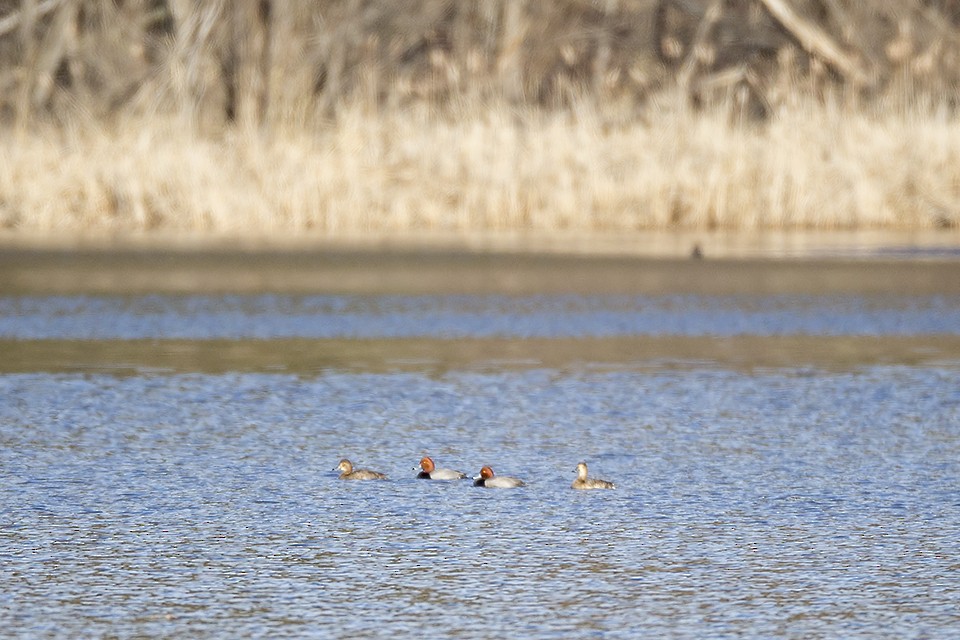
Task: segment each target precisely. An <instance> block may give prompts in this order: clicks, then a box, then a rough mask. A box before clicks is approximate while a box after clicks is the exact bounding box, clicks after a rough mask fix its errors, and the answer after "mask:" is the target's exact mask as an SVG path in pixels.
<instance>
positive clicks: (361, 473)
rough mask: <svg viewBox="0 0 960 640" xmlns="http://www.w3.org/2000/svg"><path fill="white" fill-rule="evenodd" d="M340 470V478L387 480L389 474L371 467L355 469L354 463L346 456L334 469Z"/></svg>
mask: <svg viewBox="0 0 960 640" xmlns="http://www.w3.org/2000/svg"><path fill="white" fill-rule="evenodd" d="M333 470H334V471H339V472H340V476H339V479H340V480H386V479H387V476H385V475H384V474H382V473H380V472H379V471H370V470H369V469H357V470H356V471H354V469H353V463H352V462H350V461H349V460H347V459H346V458H344V459H343V460H341V461H340V464H338V465H337V466H336V467H335V468H334V469H333Z"/></svg>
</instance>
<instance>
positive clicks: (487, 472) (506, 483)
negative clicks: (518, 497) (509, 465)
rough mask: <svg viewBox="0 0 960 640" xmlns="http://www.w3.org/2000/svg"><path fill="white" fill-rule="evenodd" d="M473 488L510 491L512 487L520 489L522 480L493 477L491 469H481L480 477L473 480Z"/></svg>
mask: <svg viewBox="0 0 960 640" xmlns="http://www.w3.org/2000/svg"><path fill="white" fill-rule="evenodd" d="M473 486H475V487H491V488H494V489H511V488H513V487H522V486H523V480H520V479H519V478H509V477H507V476H494V475H493V469H491V468H490V467H483V468H482V469H480V475H479V476H477V477H476V478H474V479H473Z"/></svg>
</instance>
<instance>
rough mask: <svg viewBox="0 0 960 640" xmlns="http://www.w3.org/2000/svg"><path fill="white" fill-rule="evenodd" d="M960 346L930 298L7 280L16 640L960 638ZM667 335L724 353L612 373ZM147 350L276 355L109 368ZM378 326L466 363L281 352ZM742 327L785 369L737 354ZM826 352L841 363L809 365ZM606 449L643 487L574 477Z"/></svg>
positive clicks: (3, 530)
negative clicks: (305, 289)
mask: <svg viewBox="0 0 960 640" xmlns="http://www.w3.org/2000/svg"><path fill="white" fill-rule="evenodd" d="M958 334H960V299H958V298H957V296H956V295H943V296H940V295H927V294H923V295H912V294H911V293H910V292H906V293H904V294H903V295H896V296H870V295H864V296H857V295H849V296H848V295H823V296H818V295H716V296H713V295H676V296H671V295H623V296H620V295H587V294H582V295H581V294H578V295H408V296H403V295H382V296H379V295H267V294H256V295H229V296H220V295H142V296H141V295H130V296H114V295H106V296H95V295H56V296H39V295H22V296H14V295H8V296H4V297H0V339H2V340H4V341H5V342H3V343H2V344H4V345H6V347H5V348H7V349H8V350H10V351H11V352H12V351H13V350H14V348H16V350H17V357H18V358H19V360H18V363H17V365H16V367H13V366H5V365H3V364H2V363H0V584H2V585H3V588H2V589H0V624H2V625H3V627H2V628H3V632H2V635H10V636H14V637H69V638H73V637H103V636H109V637H133V636H137V637H191V638H192V637H244V636H263V637H284V636H287V637H297V638H301V637H323V638H326V637H347V636H357V637H374V636H376V637H391V636H396V637H406V636H412V635H431V636H438V637H472V638H488V637H495V636H506V635H509V636H520V637H558V638H559V637H562V638H567V637H582V636H603V637H678V638H705V637H756V638H770V637H794V638H808V637H838V638H839V637H842V638H855V637H862V638H875V637H891V638H944V637H955V636H960V551H958V550H960V543H958V541H960V367H958V366H957V365H956V359H955V356H956V354H955V347H950V349H954V351H950V349H945V350H944V353H946V354H947V355H946V356H942V357H940V360H937V359H927V360H924V359H919V360H917V359H914V358H913V355H911V354H913V353H914V352H923V353H928V352H935V351H936V350H937V348H938V345H940V344H941V343H945V342H948V341H950V340H954V341H955V338H956V336H957V335H958ZM664 336H666V337H667V338H668V339H664V338H663V337H664ZM737 336H740V337H744V336H745V337H746V338H748V339H749V338H751V337H760V338H761V339H760V342H758V343H751V342H749V340H741V341H739V342H737V341H735V340H733V338H734V337H737ZM838 336H840V337H841V339H837V337H838ZM844 336H847V337H850V336H852V337H858V339H859V342H858V341H856V340H853V341H850V340H847V339H846V338H843V337H844ZM291 338H295V339H296V340H289V339H291ZM493 338H506V339H511V340H513V341H514V342H512V343H509V344H508V348H504V349H503V353H505V354H507V355H510V354H514V355H516V353H519V352H520V351H519V349H518V348H517V346H516V345H517V344H520V343H523V342H525V341H527V340H528V339H529V340H534V341H535V340H540V342H537V345H538V346H537V348H536V350H533V351H531V353H533V354H535V355H536V354H541V355H542V354H548V353H549V352H551V351H553V350H560V349H561V348H563V349H572V350H573V352H574V355H575V357H571V358H568V359H566V360H561V361H562V362H564V363H565V364H563V365H562V366H560V365H557V366H551V365H549V364H545V363H549V362H551V361H550V360H549V359H548V358H546V357H544V358H542V359H535V358H534V359H527V360H523V361H522V362H520V363H519V364H518V363H517V362H509V363H504V364H503V365H502V366H500V365H498V364H497V362H498V361H497V360H496V359H495V358H494V359H493V360H490V359H489V356H490V354H489V353H485V352H484V350H485V349H488V348H490V346H491V345H496V344H498V343H495V342H493V340H492V339H493ZM594 338H600V339H602V340H607V339H609V340H608V341H607V342H597V341H593V342H592V341H591V340H593V339H594ZM621 338H622V339H623V340H624V342H623V343H621V342H618V341H617V340H619V339H621ZM895 338H896V339H899V340H901V343H900V344H905V345H907V346H906V347H903V348H901V350H900V351H889V352H884V351H883V345H884V344H885V343H886V342H888V341H889V342H894V341H895V340H894V339H895ZM368 339H377V340H379V339H383V340H384V342H382V343H381V342H364V340H368ZM473 339H481V341H480V342H479V343H477V344H479V346H476V347H474V351H471V350H470V349H469V348H467V349H465V350H463V351H460V352H458V355H457V357H456V358H447V359H446V360H445V359H444V357H443V353H444V352H445V350H447V351H449V350H455V349H458V348H461V346H462V343H463V342H469V341H470V340H473ZM648 339H649V340H651V341H654V340H655V339H659V340H660V342H659V343H657V344H658V345H660V346H658V347H657V349H659V351H651V352H650V353H653V354H654V355H653V356H650V357H651V358H654V357H655V358H660V357H663V356H664V354H666V356H669V355H670V354H671V353H674V352H675V351H676V352H678V353H679V351H678V350H680V351H682V350H683V349H685V348H687V347H689V346H690V345H693V346H692V347H691V348H690V349H688V350H687V351H683V354H687V353H688V352H690V353H694V354H696V353H698V350H699V351H702V346H701V345H703V344H704V343H705V342H712V341H713V340H714V339H716V340H717V342H718V344H719V346H718V347H717V349H716V350H715V351H714V352H711V353H713V354H715V355H717V357H718V358H720V363H719V365H718V364H717V363H713V364H709V363H702V362H700V361H699V360H696V359H694V360H693V361H690V362H687V364H686V365H685V366H683V367H679V368H678V367H667V366H662V364H661V363H660V361H659V360H656V359H654V360H650V361H647V362H644V363H641V364H642V366H641V364H638V362H637V360H636V359H637V357H639V356H637V354H638V353H644V352H641V351H639V350H638V351H635V352H634V353H632V354H629V355H628V354H624V355H623V356H622V357H621V360H620V361H618V357H617V349H618V348H619V347H620V345H621V344H632V345H636V344H637V343H643V342H644V341H646V340H648ZM674 339H675V341H674ZM137 340H141V341H142V340H146V341H147V343H148V344H147V346H146V347H145V346H144V345H143V344H142V343H135V342H127V341H137ZM391 340H392V341H393V342H389V341H391ZM483 340H487V342H483ZM552 340H556V342H551V341H552ZM628 340H632V341H634V342H628ZM829 340H834V341H833V342H829ZM153 341H155V342H156V344H159V345H160V347H159V348H160V349H163V345H164V344H166V342H165V341H171V344H175V345H176V348H171V349H168V350H167V352H166V354H165V355H164V358H166V359H165V360H164V363H166V364H165V365H164V366H167V365H169V364H170V363H171V362H174V361H177V360H178V359H183V358H185V357H186V356H184V355H183V354H186V353H188V352H189V349H188V347H189V346H190V345H191V344H196V345H200V346H201V347H202V350H203V351H204V353H205V354H206V355H205V356H204V357H213V358H216V357H217V354H218V353H219V352H220V351H226V350H228V349H232V350H234V351H236V350H243V347H244V345H246V344H248V343H249V344H253V345H257V346H256V348H255V349H251V350H250V352H249V353H250V354H252V355H250V354H247V355H246V356H244V358H246V359H242V358H239V357H238V358H237V359H235V360H230V359H223V360H221V361H220V365H219V366H216V367H214V366H199V367H197V368H195V369H193V370H192V371H191V366H193V364H192V362H193V361H190V360H187V361H186V362H185V363H184V362H180V363H179V365H178V366H169V367H168V368H166V369H157V368H151V367H150V366H140V365H132V366H127V367H125V368H123V369H122V370H120V369H119V368H118V369H117V371H116V372H114V373H109V370H110V367H109V365H110V364H111V363H113V362H114V361H115V362H116V363H122V362H128V361H133V360H135V359H136V358H132V357H131V359H130V360H126V359H125V358H127V355H126V354H127V353H128V350H129V352H130V353H133V351H135V350H136V349H140V352H137V353H140V355H139V356H137V357H140V358H141V360H137V362H146V363H150V362H153V361H152V360H150V359H149V358H147V357H146V356H143V352H144V350H148V349H150V348H153V347H152V346H151V345H153V344H154V342H153ZM172 341H179V342H175V343H174V342H172ZM220 341H226V342H220ZM337 341H339V342H337ZM685 341H686V342H685ZM698 341H699V342H698ZM791 341H793V342H791ZM797 341H799V342H797ZM353 342H356V343H358V344H362V349H366V350H368V351H377V350H384V349H387V350H389V349H396V350H398V352H403V348H404V347H403V345H405V344H407V343H415V345H416V349H413V350H412V351H411V352H412V353H421V352H426V353H429V354H434V353H439V354H440V355H439V356H437V357H436V358H434V359H433V360H431V361H430V362H431V364H430V365H429V366H426V365H424V366H420V365H419V364H418V363H419V362H421V361H419V360H413V361H405V362H404V363H403V366H394V364H392V363H393V362H394V361H392V360H390V358H389V357H384V358H381V366H378V367H376V368H373V367H371V368H369V369H366V370H365V369H364V367H363V364H362V363H363V362H366V360H363V359H362V358H361V359H360V360H358V361H359V362H361V364H360V365H356V366H351V367H349V368H346V367H338V366H337V364H336V363H337V362H338V361H337V360H336V359H335V358H334V359H330V360H329V361H327V360H324V362H329V363H333V364H329V363H328V364H325V365H324V366H319V367H303V368H302V369H297V368H287V369H283V368H282V367H280V368H279V370H278V368H277V367H276V363H281V364H282V363H285V362H291V361H294V360H296V358H297V357H300V356H301V355H302V352H304V351H306V352H309V353H310V354H321V355H322V354H324V353H326V352H327V351H329V350H331V349H333V347H331V346H330V345H332V344H334V343H335V344H336V345H337V348H343V343H348V344H352V343H353ZM788 343H789V344H792V345H794V346H792V347H791V348H790V349H786V348H784V347H783V345H784V344H788ZM87 344H94V345H95V348H94V350H95V351H96V354H97V357H98V358H99V359H98V360H97V365H96V366H88V365H87V364H85V363H89V362H90V361H89V358H90V355H89V354H90V352H89V351H84V350H83V348H81V347H82V346H83V345H87ZM571 344H572V345H573V346H572V347H571ZM577 344H580V345H581V346H580V347H577V346H576V345H577ZM745 344H749V345H753V346H752V347H751V348H753V349H756V350H757V351H764V350H768V349H770V350H776V349H783V353H784V354H785V355H781V357H780V359H779V360H775V362H778V363H780V365H781V366H776V367H772V368H771V367H769V366H767V367H763V366H759V367H750V366H746V367H728V366H726V365H725V364H724V362H726V361H725V360H723V359H722V357H721V356H723V353H724V351H725V350H727V351H728V350H731V349H734V348H737V347H738V346H742V345H745ZM822 344H827V346H826V347H822ZM77 345H81V346H80V347H78V346H77ZM96 345H100V346H96ZM185 345H186V346H185ZM398 345H399V346H398ZM597 345H606V347H605V349H606V351H605V352H604V355H603V358H602V360H603V364H602V365H601V364H599V363H598V362H597V360H599V359H600V358H599V356H597V357H596V359H592V358H591V355H592V354H594V355H596V354H595V352H594V351H593V350H594V349H598V348H599V347H598V346H597ZM685 345H686V347H685ZM797 345H799V346H797ZM817 345H821V347H820V349H821V350H826V351H830V350H831V349H833V348H834V345H837V346H838V348H842V349H845V350H846V351H847V353H844V354H843V360H842V366H838V367H832V368H829V367H828V368H826V369H821V368H818V367H811V366H808V365H807V364H802V363H799V364H798V365H797V366H789V358H790V357H792V355H791V354H797V353H802V352H803V351H804V350H806V349H807V348H811V349H812V348H813V347H816V346H817ZM876 345H879V347H877V346H876ZM866 346H871V348H877V349H879V353H880V356H882V357H876V358H873V359H870V360H869V361H868V360H867V359H865V358H864V359H860V360H858V358H861V355H860V354H859V353H858V352H857V351H856V350H857V349H858V348H865V347H866ZM67 348H71V349H75V350H76V351H75V352H74V354H73V355H70V356H69V358H70V363H69V364H70V366H69V367H66V368H59V367H58V366H57V363H56V362H55V360H56V358H57V353H58V352H59V350H65V349H67ZM198 348H200V347H198ZM358 349H359V347H358ZM791 349H792V350H791ZM418 350H419V351H418ZM51 353H52V354H53V355H51ZM245 353H246V352H245ZM364 353H366V352H364ZM40 354H43V357H44V358H47V359H46V360H44V361H43V363H42V364H40V363H39V360H38V361H37V362H38V364H36V365H35V366H34V365H31V363H30V358H31V357H39V355H40ZM904 354H907V355H904ZM950 354H953V355H952V356H951V355H950ZM148 355H149V354H148ZM63 357H64V358H68V356H67V355H64V356H63ZM151 357H152V356H151ZM317 357H319V356H317ZM364 357H365V356H364ZM684 357H686V356H684ZM51 358H53V360H51ZM484 358H487V359H484ZM748 358H749V354H748ZM785 358H786V362H787V365H788V366H782V365H783V363H784V362H785V360H784V359H785ZM944 358H946V359H944ZM951 358H953V359H951ZM475 360H476V361H479V360H482V361H483V362H484V366H483V367H475V366H471V363H472V362H474V361H475ZM760 361H761V362H763V360H762V359H761V360H760ZM235 362H242V363H243V368H242V370H239V369H238V370H231V368H230V367H231V366H233V364H232V363H235ZM437 362H440V363H445V364H443V366H438V365H437ZM878 362H879V363H880V364H878ZM383 363H386V364H383ZM858 363H860V364H858ZM290 371H298V372H299V373H300V375H293V374H291V373H290ZM424 454H430V455H432V456H434V458H435V459H436V460H437V461H438V463H439V464H440V465H441V466H450V467H454V468H458V469H462V470H464V471H467V472H468V473H470V474H471V475H474V474H476V473H477V471H478V469H479V468H480V466H481V465H484V464H489V465H491V466H493V467H494V469H495V470H496V471H497V472H498V473H501V474H504V475H515V476H519V477H522V478H523V479H525V480H526V482H527V486H526V487H524V488H521V489H517V490H499V491H495V490H485V489H480V488H475V487H473V486H472V484H471V482H470V481H460V482H449V483H433V482H427V481H421V480H416V479H415V474H416V472H415V471H413V470H412V467H414V465H416V463H417V461H418V460H419V458H420V457H421V456H422V455H424ZM345 456H346V457H349V458H351V459H352V460H354V462H355V463H357V465H358V466H364V467H369V468H374V469H378V470H380V471H383V472H385V473H387V474H388V475H389V480H388V481H385V482H366V483H347V482H341V481H338V480H337V478H336V473H335V472H333V471H331V469H332V468H333V467H334V466H335V465H336V464H337V462H338V460H339V459H340V458H341V457H345ZM580 460H586V461H587V462H588V463H589V464H590V469H591V472H592V474H593V475H596V476H599V477H603V478H606V479H609V480H613V481H615V482H616V484H617V489H616V490H614V491H597V492H574V491H572V490H571V489H570V482H571V481H572V480H573V478H574V473H573V468H574V466H575V465H576V463H577V462H578V461H580Z"/></svg>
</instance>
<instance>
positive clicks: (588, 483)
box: [570, 462, 615, 489]
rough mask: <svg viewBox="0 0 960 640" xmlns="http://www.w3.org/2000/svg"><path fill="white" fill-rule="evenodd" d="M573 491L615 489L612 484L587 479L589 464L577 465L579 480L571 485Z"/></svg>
mask: <svg viewBox="0 0 960 640" xmlns="http://www.w3.org/2000/svg"><path fill="white" fill-rule="evenodd" d="M570 487H571V488H572V489H614V488H615V487H614V486H613V483H612V482H609V481H607V480H600V479H598V478H588V477H587V463H586V462H581V463H579V464H577V479H576V480H574V481H573V484H571V485H570Z"/></svg>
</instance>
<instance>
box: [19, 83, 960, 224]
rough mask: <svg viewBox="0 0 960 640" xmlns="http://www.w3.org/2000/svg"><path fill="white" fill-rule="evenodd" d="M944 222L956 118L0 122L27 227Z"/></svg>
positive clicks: (930, 113) (688, 115) (902, 114)
mask: <svg viewBox="0 0 960 640" xmlns="http://www.w3.org/2000/svg"><path fill="white" fill-rule="evenodd" d="M957 224H960V121H958V120H957V119H956V118H951V117H949V116H948V115H945V114H944V115H940V114H938V113H937V112H936V111H935V110H931V109H926V110H923V111H921V110H919V109H918V110H916V111H915V112H911V111H909V110H906V111H905V110H904V109H902V108H898V109H893V108H891V109H889V110H886V111H885V110H883V109H880V110H876V109H875V110H874V111H873V112H869V111H867V110H857V109H852V108H847V107H842V106H839V105H835V104H832V103H830V102H829V101H828V102H826V103H824V102H822V101H821V102H815V101H813V100H812V99H811V100H800V101H795V104H794V106H790V107H785V108H783V109H782V110H781V111H779V112H777V113H776V114H775V115H774V117H773V118H772V119H771V120H770V121H768V122H766V123H760V124H756V123H754V124H737V123H735V122H732V120H731V116H730V113H729V110H726V109H722V108H718V109H715V110H712V111H705V112H694V111H691V110H689V109H687V108H684V107H678V106H677V105H676V104H675V103H673V102H671V101H669V100H665V101H664V102H663V104H662V105H660V106H657V105H656V104H653V105H651V106H649V107H648V108H647V109H646V110H645V111H643V112H642V113H639V114H631V115H629V116H624V115H622V114H616V113H606V112H604V111H603V110H602V109H597V108H593V107H591V106H589V105H584V106H582V107H581V108H577V109H573V110H562V111H545V110H535V109H515V108H511V107H509V106H506V105H492V106H485V107H477V106H470V107H464V108H462V109H460V110H458V111H455V112H450V111H447V112H445V113H443V114H437V113H434V112H430V111H428V110H426V109H424V110H416V109H408V110H392V111H391V110H387V111H380V112H375V111H373V110H370V109H367V108H364V107H363V105H357V106H356V107H346V108H345V109H343V111H342V112H341V113H340V115H339V117H338V119H337V121H336V123H335V124H333V123H329V124H326V125H321V126H307V125H303V126H301V127H293V128H288V129H286V130H283V131H271V132H257V133H249V134H241V133H237V132H228V133H225V134H222V135H219V136H212V137H211V136H202V135H199V134H198V133H196V132H195V131H194V130H193V129H192V128H191V127H189V126H183V124H182V122H179V121H178V120H176V119H173V118H171V119H164V118H162V117H154V118H152V119H142V120H134V121H127V122H124V123H121V124H116V125H115V126H111V127H105V126H102V125H95V124H92V123H86V122H84V123H79V124H76V125H74V126H71V127H57V128H51V129H47V130H44V129H42V128H39V129H34V130H32V131H29V132H20V133H17V134H9V135H4V136H3V137H2V138H0V225H2V226H3V227H6V228H8V229H15V230H24V231H31V232H37V233H50V234H58V233H61V232H71V233H72V232H111V233H117V232H119V233H122V232H136V231H145V230H165V231H204V232H206V231H214V232H222V233H228V234H238V235H241V236H242V235H249V236H269V235H270V234H289V233H297V232H301V231H305V230H309V231H311V232H313V233H318V234H322V235H326V236H337V235H342V234H365V233H389V232H416V231H419V230H425V231H444V232H452V233H462V234H464V235H469V234H470V233H476V232H487V231H538V232H545V233H549V232H552V231H561V230H562V231H577V230H583V231H631V230H641V229H688V230H699V229H714V228H716V229H864V228H884V229H924V228H935V227H939V226H951V225H957Z"/></svg>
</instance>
